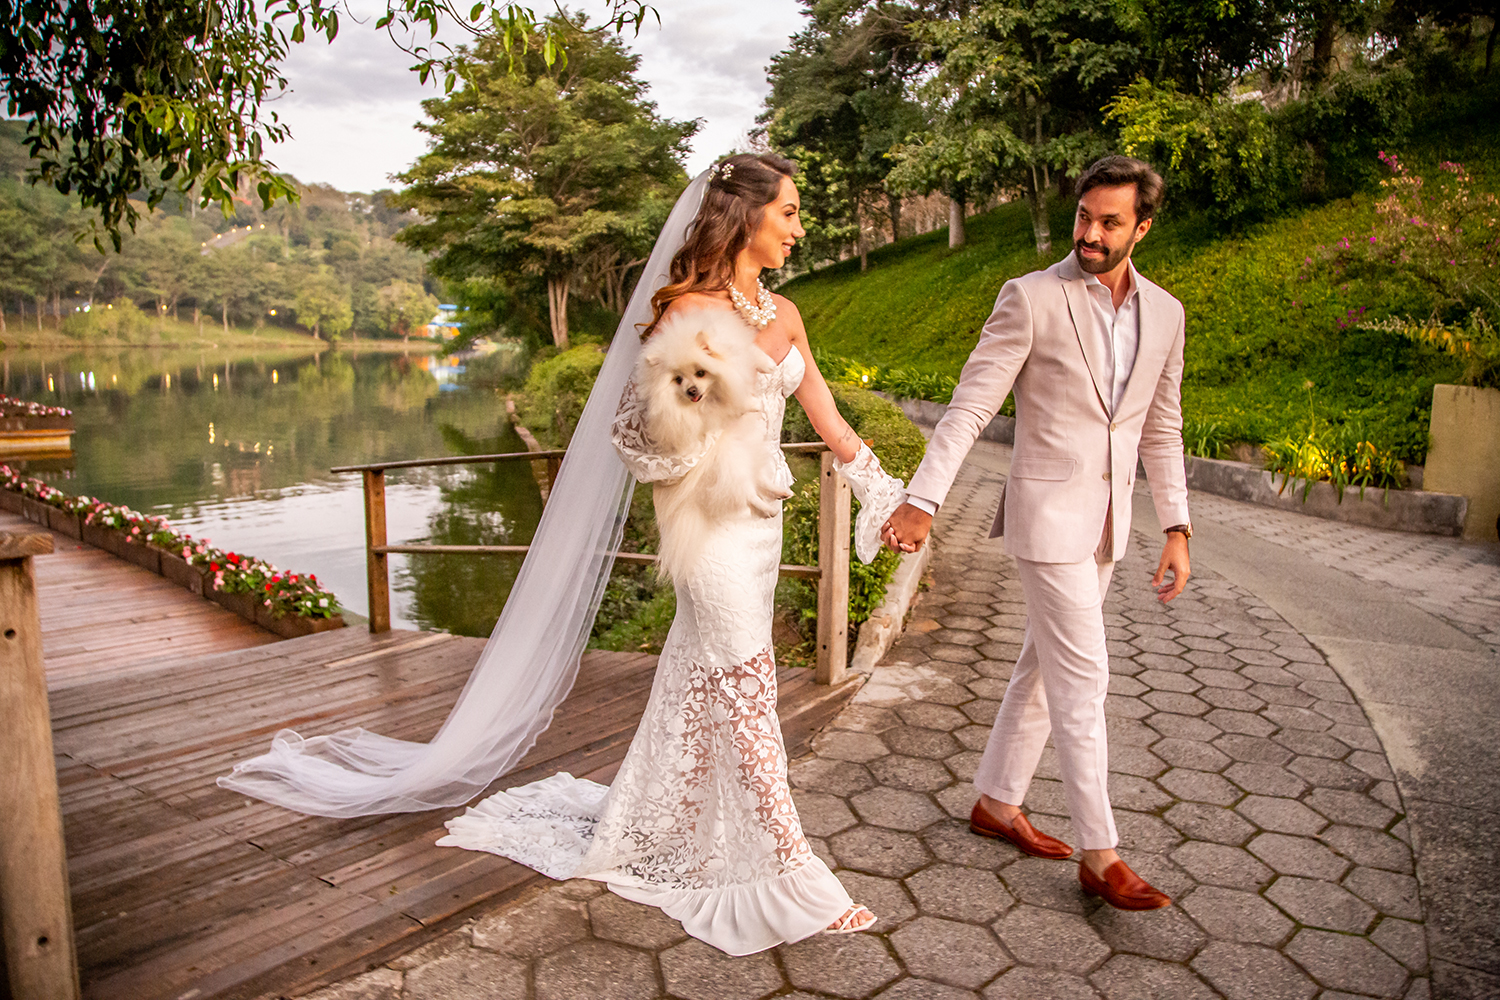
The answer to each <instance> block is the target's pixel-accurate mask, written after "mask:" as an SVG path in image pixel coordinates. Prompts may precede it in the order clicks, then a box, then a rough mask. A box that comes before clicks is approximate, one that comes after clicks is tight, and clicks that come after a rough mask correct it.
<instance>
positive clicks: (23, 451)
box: [0, 416, 73, 458]
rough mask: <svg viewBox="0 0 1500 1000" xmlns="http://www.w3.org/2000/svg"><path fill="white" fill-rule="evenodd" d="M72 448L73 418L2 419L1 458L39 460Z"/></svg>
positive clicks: (31, 417) (22, 417)
mask: <svg viewBox="0 0 1500 1000" xmlns="http://www.w3.org/2000/svg"><path fill="white" fill-rule="evenodd" d="M72 448H73V418H72V417H43V416H14V417H0V457H4V458H27V457H37V456H40V455H49V454H55V453H58V452H69V451H71V450H72Z"/></svg>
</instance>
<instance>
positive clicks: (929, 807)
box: [849, 787, 943, 831]
mask: <svg viewBox="0 0 1500 1000" xmlns="http://www.w3.org/2000/svg"><path fill="white" fill-rule="evenodd" d="M849 804H850V805H852V806H853V807H854V811H855V812H857V813H858V814H859V817H860V819H862V820H864V821H865V822H866V823H873V824H874V825H876V826H883V827H887V828H889V829H892V830H907V831H916V830H920V829H922V828H923V827H925V826H931V825H932V824H933V823H936V822H937V821H938V820H940V819H942V818H943V814H942V812H941V811H940V810H939V809H938V807H937V806H935V805H933V804H932V800H931V799H929V798H928V797H927V796H925V795H923V794H921V793H920V792H908V791H903V790H901V789H899V788H883V787H882V788H872V789H870V790H869V791H868V792H860V793H859V794H858V795H856V796H854V797H853V798H851V799H850V800H849Z"/></svg>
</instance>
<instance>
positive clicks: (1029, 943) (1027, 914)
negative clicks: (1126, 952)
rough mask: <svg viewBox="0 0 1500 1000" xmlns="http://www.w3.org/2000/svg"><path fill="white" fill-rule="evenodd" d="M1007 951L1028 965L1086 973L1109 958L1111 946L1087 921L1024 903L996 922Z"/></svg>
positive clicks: (1069, 914) (996, 931)
mask: <svg viewBox="0 0 1500 1000" xmlns="http://www.w3.org/2000/svg"><path fill="white" fill-rule="evenodd" d="M995 933H996V934H998V935H999V936H1000V940H1001V942H1002V943H1004V945H1005V947H1006V950H1008V951H1009V952H1010V953H1011V954H1012V955H1014V956H1015V957H1016V961H1018V962H1021V963H1022V964H1024V965H1033V966H1039V967H1041V968H1044V969H1055V970H1057V971H1059V972H1071V973H1073V974H1075V975H1083V974H1085V973H1087V972H1088V971H1089V970H1091V969H1092V968H1094V967H1095V966H1096V965H1099V964H1100V963H1102V962H1103V961H1104V960H1105V959H1106V958H1108V957H1109V945H1107V944H1105V943H1104V941H1103V940H1102V939H1101V938H1100V937H1099V932H1098V931H1096V930H1094V928H1093V927H1091V926H1090V925H1089V922H1088V921H1087V920H1084V919H1083V918H1082V917H1080V916H1077V915H1075V914H1071V913H1059V912H1057V911H1056V910H1043V909H1040V908H1038V907H1035V906H1030V905H1026V904H1022V905H1020V906H1017V907H1016V908H1015V909H1013V910H1011V911H1010V913H1008V914H1006V915H1005V916H1004V917H1002V918H1001V919H1000V921H999V922H998V923H997V924H996V925H995Z"/></svg>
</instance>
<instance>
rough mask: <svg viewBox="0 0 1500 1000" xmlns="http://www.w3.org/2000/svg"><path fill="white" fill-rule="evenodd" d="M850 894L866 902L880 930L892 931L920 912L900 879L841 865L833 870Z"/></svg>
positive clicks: (853, 897)
mask: <svg viewBox="0 0 1500 1000" xmlns="http://www.w3.org/2000/svg"><path fill="white" fill-rule="evenodd" d="M834 874H835V875H837V876H838V879H839V881H840V882H842V883H843V884H844V890H845V891H846V892H848V893H849V898H850V899H852V900H854V901H855V902H856V903H859V904H861V905H864V906H867V907H869V908H870V912H871V913H873V914H875V916H876V918H878V919H879V921H880V930H881V931H889V930H890V929H891V928H893V927H898V926H900V925H901V924H902V923H904V922H905V921H907V920H910V919H911V918H912V917H914V916H916V915H917V908H916V907H915V906H914V905H912V901H911V898H910V897H909V896H907V894H906V890H905V889H903V888H901V883H900V882H898V881H896V880H895V879H893V878H880V877H879V876H876V875H864V874H861V873H860V872H851V871H846V870H844V869H840V870H839V871H837V872H834Z"/></svg>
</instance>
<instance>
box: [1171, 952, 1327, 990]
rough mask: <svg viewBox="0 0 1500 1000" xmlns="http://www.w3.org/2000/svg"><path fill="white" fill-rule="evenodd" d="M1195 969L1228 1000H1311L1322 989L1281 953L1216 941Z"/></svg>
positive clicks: (1203, 954) (1196, 959) (1199, 956)
mask: <svg viewBox="0 0 1500 1000" xmlns="http://www.w3.org/2000/svg"><path fill="white" fill-rule="evenodd" d="M1192 969H1193V971H1194V972H1196V973H1198V975H1200V976H1202V977H1203V978H1204V979H1205V980H1207V981H1208V984H1209V985H1210V986H1212V987H1213V988H1214V989H1216V990H1218V991H1219V992H1220V993H1222V994H1223V995H1224V996H1225V997H1226V998H1228V1000H1309V998H1311V997H1312V995H1313V994H1314V993H1317V992H1318V987H1317V986H1316V985H1315V984H1314V983H1313V982H1312V980H1310V979H1308V978H1307V977H1306V976H1305V975H1303V974H1302V972H1301V971H1300V970H1299V969H1298V968H1297V967H1296V966H1295V965H1293V964H1292V963H1291V962H1289V961H1288V960H1287V959H1286V957H1285V956H1283V955H1282V954H1281V953H1280V952H1276V951H1272V950H1271V949H1270V948H1261V947H1258V946H1256V945H1248V944H1230V943H1229V942H1227V941H1214V942H1211V943H1210V944H1209V945H1208V947H1206V948H1204V949H1203V950H1202V951H1201V952H1199V953H1198V957H1197V958H1195V959H1193V961H1192Z"/></svg>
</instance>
